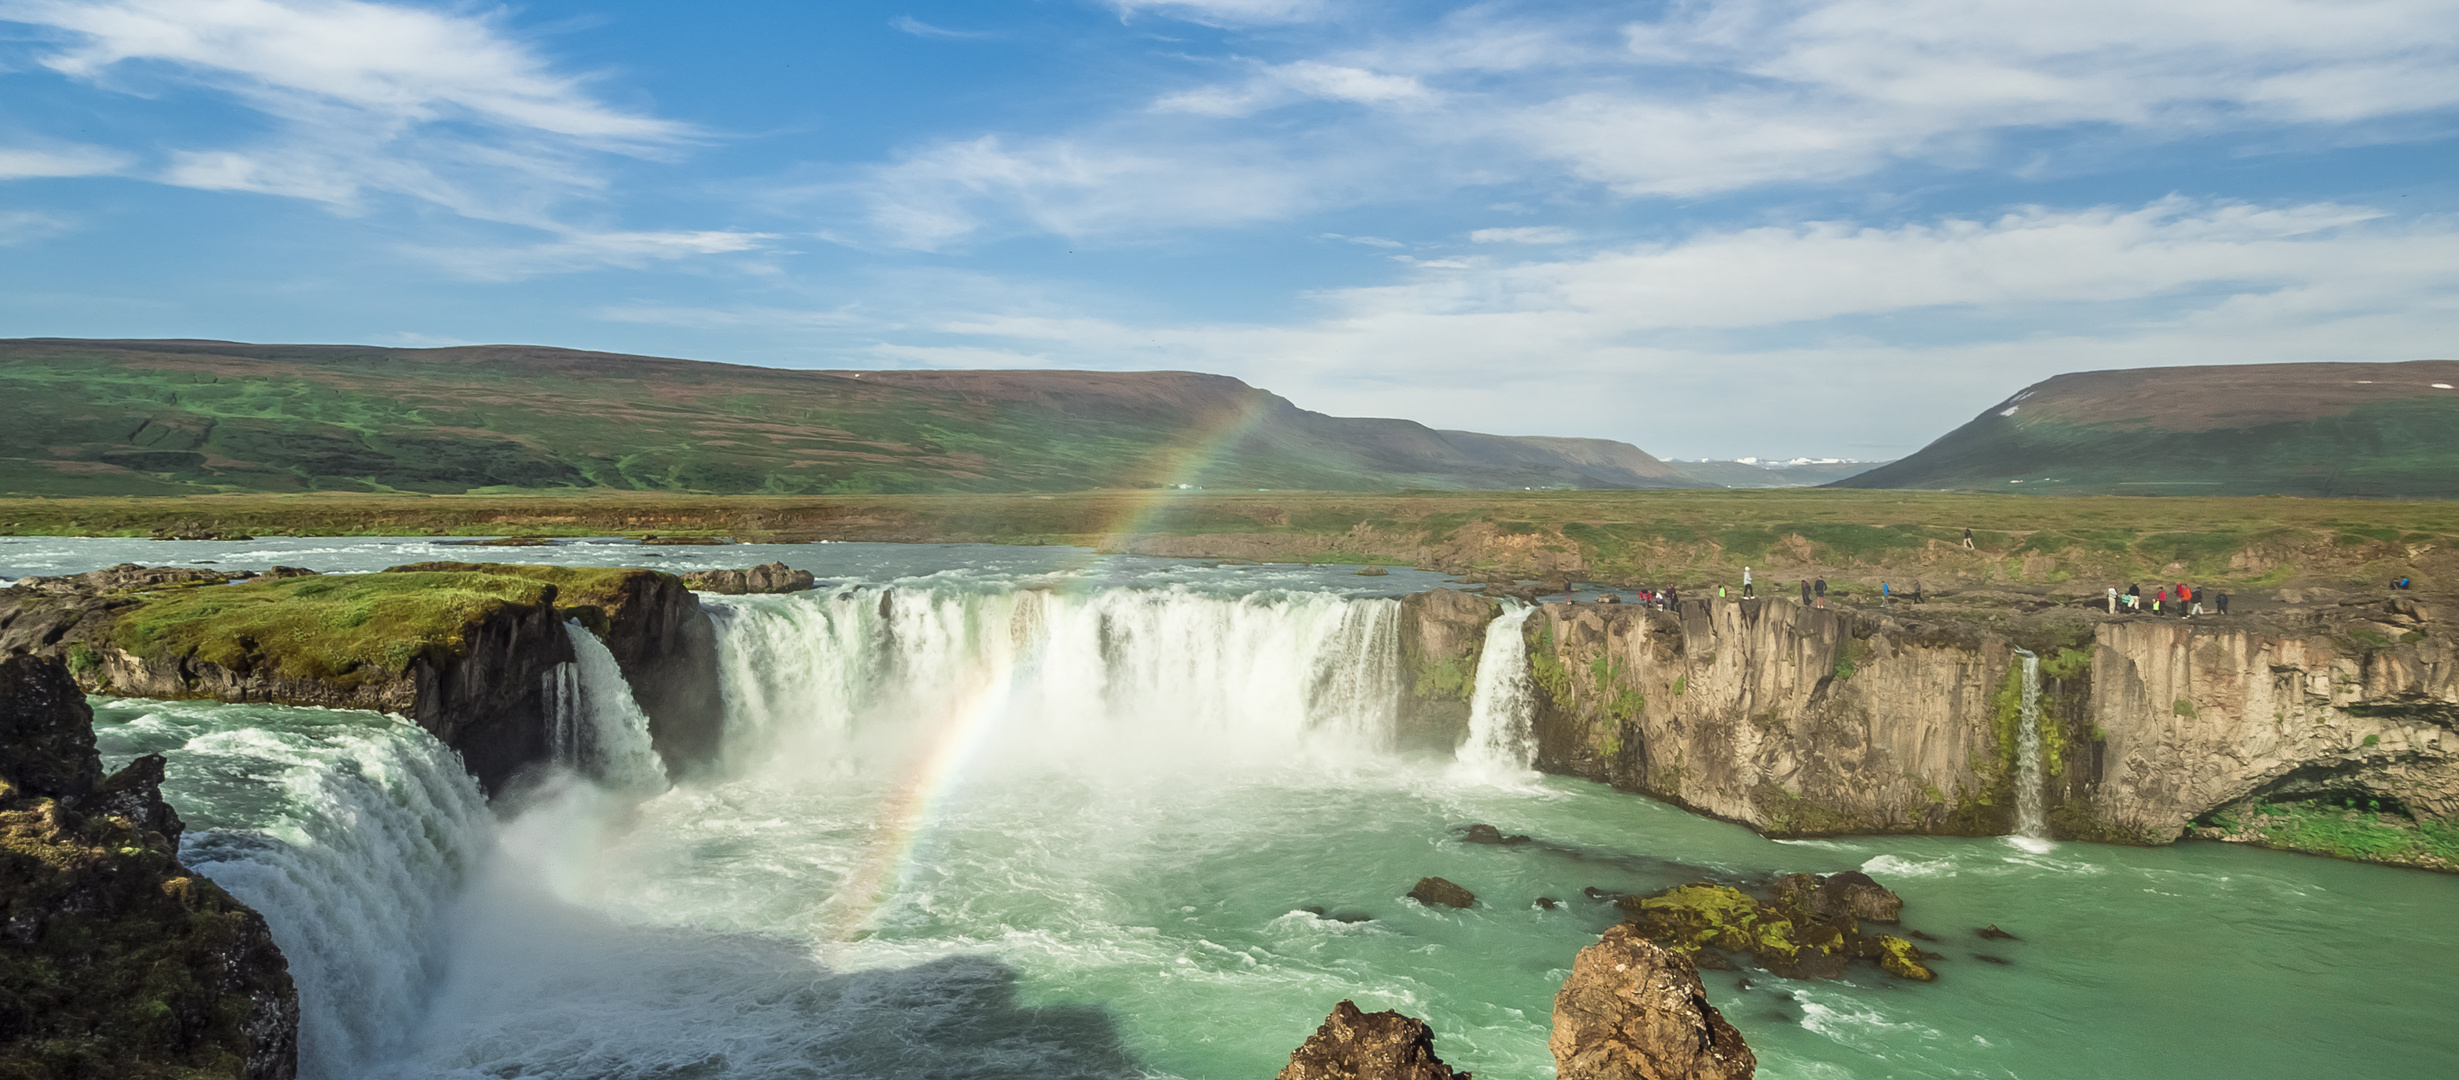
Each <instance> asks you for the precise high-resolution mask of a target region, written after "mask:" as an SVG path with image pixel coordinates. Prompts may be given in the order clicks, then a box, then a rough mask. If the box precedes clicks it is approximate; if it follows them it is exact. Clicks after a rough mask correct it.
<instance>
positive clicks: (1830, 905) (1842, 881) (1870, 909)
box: [1776, 870, 1904, 923]
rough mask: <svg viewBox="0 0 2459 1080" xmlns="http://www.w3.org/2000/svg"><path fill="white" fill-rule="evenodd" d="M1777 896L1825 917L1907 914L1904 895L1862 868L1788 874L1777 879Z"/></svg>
mask: <svg viewBox="0 0 2459 1080" xmlns="http://www.w3.org/2000/svg"><path fill="white" fill-rule="evenodd" d="M1776 899H1777V902H1778V903H1779V904H1783V905H1789V906H1792V907H1797V908H1800V909H1801V910H1803V911H1807V912H1809V913H1811V914H1812V915H1814V916H1817V917H1819V918H1822V919H1832V918H1838V917H1843V918H1851V919H1867V920H1869V921H1871V922H1889V923H1891V922H1899V921H1901V920H1902V919H1903V917H1904V898H1903V897H1901V896H1897V895H1896V894H1895V890H1893V889H1890V888H1888V887H1886V886H1884V885H1881V884H1879V883H1878V882H1876V881H1873V880H1871V879H1870V875H1868V874H1864V873H1862V872H1860V871H1858V870H1847V871H1845V872H1843V873H1841V874H1829V875H1827V876H1826V877H1820V876H1819V875H1817V874H1786V875H1785V876H1783V877H1780V878H1777V879H1776Z"/></svg>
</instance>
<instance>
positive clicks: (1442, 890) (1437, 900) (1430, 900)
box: [1409, 877, 1477, 908]
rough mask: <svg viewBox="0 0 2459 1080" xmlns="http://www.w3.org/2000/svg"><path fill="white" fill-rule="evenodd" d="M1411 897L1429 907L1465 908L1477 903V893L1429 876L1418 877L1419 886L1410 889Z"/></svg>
mask: <svg viewBox="0 0 2459 1080" xmlns="http://www.w3.org/2000/svg"><path fill="white" fill-rule="evenodd" d="M1409 899H1411V900H1415V901H1417V902H1418V903H1421V904H1424V905H1426V906H1427V907H1448V908H1464V907H1470V906H1473V905H1475V904H1476V903H1477V894H1476V893H1473V892H1470V891H1468V890H1467V889H1463V888H1461V887H1460V886H1458V885H1454V884H1452V883H1451V882H1448V881H1445V880H1443V879H1442V878H1439V877H1427V878H1419V879H1417V886H1416V887H1415V888H1412V889H1410V890H1409Z"/></svg>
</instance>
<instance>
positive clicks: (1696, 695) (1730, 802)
mask: <svg viewBox="0 0 2459 1080" xmlns="http://www.w3.org/2000/svg"><path fill="white" fill-rule="evenodd" d="M1992 616H1993V613H1991V612H1986V611H1982V612H1967V613H1963V614H1950V613H1945V612H1935V611H1932V610H1929V609H1924V608H1911V609H1910V610H1907V609H1906V608H1903V607H1899V608H1898V609H1896V610H1894V611H1892V612H1874V611H1854V610H1846V609H1841V608H1837V609H1817V608H1805V607H1803V606H1801V605H1799V604H1796V603H1793V602H1791V601H1790V600H1775V599H1770V600H1756V601H1741V602H1731V601H1727V602H1717V601H1713V600H1710V601H1704V602H1702V601H1693V602H1691V603H1689V604H1687V605H1685V610H1684V611H1683V612H1682V613H1681V614H1680V615H1679V616H1676V615H1673V614H1670V613H1665V612H1655V611H1648V610H1644V609H1640V608H1636V607H1630V606H1620V607H1617V606H1609V605H1598V604H1571V603H1555V604H1548V605H1546V606H1545V607H1544V608H1543V609H1542V610H1541V611H1540V612H1539V614H1538V615H1537V616H1535V617H1532V618H1531V619H1530V620H1529V623H1528V628H1527V633H1528V635H1529V654H1530V665H1531V669H1532V675H1533V676H1534V681H1535V682H1536V684H1537V687H1538V690H1539V699H1540V700H1539V705H1538V713H1537V717H1536V724H1535V729H1536V736H1537V744H1538V752H1537V765H1538V767H1539V768H1541V769H1545V770H1547V771H1551V772H1558V773H1565V774H1569V775H1575V776H1584V777H1588V778H1591V779H1596V780H1602V781H1605V782H1608V783H1611V784H1614V785H1615V786H1617V787H1621V788H1623V789H1625V790H1633V791H1640V792H1644V793H1647V794H1650V795H1654V796H1657V797H1659V798H1663V799H1666V800H1668V801H1671V802H1675V803H1678V804H1681V805H1684V806H1688V807H1691V808H1693V809H1696V810H1700V811H1702V812H1705V813H1708V814H1712V815H1715V816H1717V817H1722V818H1726V819H1728V820H1733V821H1738V822H1741V823H1744V824H1747V825H1750V826H1753V827H1755V828H1758V829H1760V830H1762V831H1764V832H1767V833H1769V834H1771V835H1779V836H1803V835H1834V834H1845V833H1891V832H1909V833H1930V834H1950V835H1990V834H2003V833H2007V832H2011V831H2013V829H2014V820H2013V818H2014V807H2015V802H2016V800H2015V798H2014V789H2013V785H2014V784H2015V783H2016V776H2017V769H2016V743H2017V741H2018V739H2017V735H2018V730H2019V707H2018V706H2019V702H2020V699H2021V696H2022V685H2021V679H2022V675H2021V670H2022V661H2021V658H2020V657H2019V656H2018V654H2017V652H2016V649H2017V647H2018V646H2022V647H2026V648H2030V649H2032V650H2033V651H2034V652H2036V653H2039V654H2040V656H2041V669H2040V670H2041V709H2040V716H2039V721H2038V722H2039V724H2040V732H2041V745H2042V751H2043V761H2042V765H2043V774H2044V791H2043V802H2044V804H2045V806H2046V807H2047V809H2048V818H2049V821H2048V824H2049V828H2050V832H2051V835H2053V836H2055V837H2059V838H2064V839H2084V840H2108V841H2119V842H2131V843H2166V842H2169V841H2172V840H2175V839H2177V838H2178V837H2179V836H2181V835H2183V834H2184V833H2185V832H2186V831H2187V830H2188V829H2189V827H2190V826H2194V825H2195V824H2196V823H2197V822H2198V820H2205V819H2209V818H2210V817H2212V816H2214V815H2219V816H2221V817H2225V818H2227V819H2228V820H2227V822H2225V823H2224V824H2226V825H2228V826H2230V827H2227V828H2222V827H2213V828H2207V829H2204V830H2203V835H2210V836H2213V837H2214V838H2219V839H2236V840H2249V841H2253V842H2258V843H2287V841H2278V840H2272V839H2269V838H2267V836H2266V834H2265V831H2264V828H2263V827H2262V822H2263V821H2265V820H2268V819H2266V818H2265V817H2264V816H2263V815H2264V813H2265V812H2266V808H2267V807H2268V806H2270V805H2272V804H2276V803H2277V802H2281V801H2289V800H2315V799H2324V798H2331V799H2341V800H2352V801H2353V802H2354V803H2355V804H2357V805H2359V806H2361V807H2366V808H2373V807H2376V806H2377V805H2378V806H2379V807H2381V808H2384V810H2385V812H2386V813H2388V814H2391V815H2392V816H2395V817H2397V819H2398V822H2399V823H2402V825H2403V827H2405V828H2406V829H2407V831H2408V832H2409V833H2414V832H2415V831H2416V830H2415V828H2414V826H2413V824H2412V823H2411V822H2412V821H2422V822H2444V823H2447V822H2453V821H2459V663H2453V662H2452V656H2453V654H2452V653H2451V647H2450V646H2449V645H2448V644H2446V643H2444V642H2443V640H2442V639H2441V637H2440V636H2439V634H2438V633H2437V632H2436V631H2437V629H2438V624H2435V623H2434V622H2433V621H2432V620H2433V619H2434V617H2435V613H2434V611H2433V610H2432V608H2431V606H2430V605H2426V604H2419V603H2415V602H2413V601H2407V600H2406V599H2405V598H2397V599H2393V600H2389V601H2379V600H2376V601H2367V602H2355V603H2344V604H2336V605H2332V606H2329V607H2325V608H2320V609H2300V610H2294V611H2288V612H2282V613H2275V614H2267V615H2254V616H2246V615H2239V616H2232V617H2231V618H2229V619H2228V620H2225V621H2223V620H2213V619H2198V620H2194V621H2191V622H2189V621H2186V620H2182V619H2173V618H2172V619H2161V618H2153V617H2149V616H2120V617H2116V618H2109V617H2105V616H2104V615H2100V614H2097V613H2086V612H2080V611H2075V610H2063V611H2048V612H2043V613H2040V614H2038V615H2035V616H2016V615H2008V614H2005V613H1997V614H1996V617H1992ZM1471 670H1472V672H1473V668H1472V669H1471ZM2222 811H2226V812H2225V813H2222ZM2323 853H2325V854H2358V855H2362V856H2364V857H2381V856H2378V855H2376V854H2373V853H2371V850H2370V849H2366V850H2359V851H2354V852H2338V851H2325V852H2323ZM2384 861H2394V862H2404V863H2406V864H2408V865H2418V866H2434V867H2438V868H2442V869H2459V861H2454V860H2453V859H2452V858H2451V857H2449V856H2448V855H2447V854H2435V853H2434V852H2433V851H2432V850H2429V845H2424V844H2419V845H2417V846H2416V847H2414V848H2413V849H2411V850H2408V851H2406V853H2404V854H2395V855H2392V856H2389V857H2385V858H2384ZM1864 917H1869V916H1864Z"/></svg>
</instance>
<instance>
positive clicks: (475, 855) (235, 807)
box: [164, 706, 493, 1080]
mask: <svg viewBox="0 0 2459 1080" xmlns="http://www.w3.org/2000/svg"><path fill="white" fill-rule="evenodd" d="M215 708H216V707H211V706H202V707H200V706H165V707H164V709H165V711H170V710H180V711H182V712H188V713H192V714H193V715H196V716H201V717H206V718H208V719H209V722H212V723H214V724H216V725H218V726H222V730H216V731H209V732H207V733H204V734H199V735H196V736H194V737H192V738H190V739H189V740H188V741H187V743H186V745H185V746H184V747H181V748H180V749H179V751H178V753H177V754H176V756H175V757H174V758H173V775H172V777H171V781H170V784H169V785H168V786H169V787H170V789H171V791H172V794H173V797H174V800H175V801H176V802H177V803H178V804H179V806H180V809H181V812H182V813H184V814H187V815H189V818H190V821H191V822H192V823H193V824H192V827H191V829H190V831H189V832H188V835H187V836H186V837H185V838H183V840H182V842H181V844H180V855H181V858H183V859H184V860H185V861H186V862H187V863H188V865H189V866H191V867H193V868H195V869H196V870H197V871H198V872H199V873H202V874H204V875H205V876H206V877H209V878H212V879H213V880H214V882H215V883H216V884H218V885H220V886H222V887H223V888H224V889H227V890H229V891H230V893H231V895H233V896H235V897H238V898H239V900H240V901H241V902H243V903H245V904H247V905H248V906H249V907H252V908H255V909H256V910H257V911H259V912H261V913H263V915H264V916H265V922H266V924H267V925H268V926H270V927H271V928H272V930H273V939H274V943H275V944H276V945H279V946H280V947H281V950H282V955H283V956H284V957H286V958H287V959H288V960H289V963H290V974H291V978H292V979H293V980H295V981H296V983H297V985H298V988H299V1065H300V1069H299V1075H300V1076H302V1077H305V1078H308V1080H340V1078H344V1077H350V1076H356V1075H359V1068H360V1066H361V1065H363V1064H364V1063H366V1062H367V1061H369V1060H370V1059H371V1058H373V1057H374V1056H377V1055H380V1054H382V1053H384V1052H385V1051H387V1050H388V1049H390V1048H394V1047H398V1046H401V1045H404V1044H406V1043H408V1042H410V1041H412V1039H413V1037H414V1036H415V1034H416V1028H417V1025H418V1023H419V1020H420V1017H421V1016H422V1014H423V1013H424V1012H425V1009H426V1004H427V1001H428V998H429V996H430V995H431V994H432V993H433V992H434V990H435V988H436V986H437V985H438V984H439V982H440V980H441V979H442V977H443V974H444V966H445V963H444V958H445V956H446V954H447V947H448V943H447V942H446V941H445V933H444V925H443V923H444V921H445V917H446V914H447V912H448V911H449V910H450V907H451V904H452V901H453V899H454V897H455V896H457V895H458V894H459V892H460V890H461V886H462V883H463V881H464V879H465V878H466V877H467V875H468V874H469V873H470V872H471V871H472V870H473V869H474V868H475V866H476V864H477V863H478V861H479V860H480V859H481V858H482V857H483V854H484V852H485V851H486V850H487V849H488V846H489V844H490V842H491V840H490V837H491V835H492V829H493V820H492V818H491V817H490V816H489V814H488V811H487V806H486V801H485V799H484V798H483V797H482V796H480V794H479V792H478V786H477V784H476V782H475V781H472V780H471V779H470V777H469V775H468V773H466V772H464V771H463V769H462V767H461V759H460V755H458V754H455V753H453V752H452V751H451V750H450V749H447V748H446V747H444V746H443V745H442V744H440V743H438V742H436V741H435V739H434V738H433V737H431V736H429V735H428V734H427V733H426V732H425V731H422V730H420V729H419V728H417V727H416V726H414V725H411V724H408V723H405V722H403V721H400V720H398V719H386V718H384V717H379V716H375V715H373V714H365V713H347V712H332V713H327V712H325V711H324V710H306V709H293V710H266V709H263V708H261V707H247V708H245V709H232V708H228V707H220V708H219V709H218V711H215V712H207V711H206V710H208V709H215ZM267 714H271V715H267ZM199 726H203V725H202V724H200V725H199ZM233 776H244V777H248V778H250V781H251V783H250V784H249V785H248V786H245V787H234V786H233V785H231V783H230V781H229V779H228V778H229V777H233Z"/></svg>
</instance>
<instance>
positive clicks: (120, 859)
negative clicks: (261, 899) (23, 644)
mask: <svg viewBox="0 0 2459 1080" xmlns="http://www.w3.org/2000/svg"><path fill="white" fill-rule="evenodd" d="M93 723H94V716H93V712H92V710H91V709H89V708H87V706H86V702H85V697H84V695H82V694H80V693H79V692H78V690H77V686H76V684H75V683H74V682H73V681H71V680H70V678H69V675H68V671H67V669H66V667H65V665H63V664H62V663H61V661H60V660H58V659H57V658H51V657H36V656H11V657H8V658H7V659H5V660H0V1076H9V1077H25V1078H28V1080H34V1078H51V1077H59V1078H63V1080H66V1078H74V1077H115V1078H126V1080H184V1078H194V1077H237V1078H244V1080H290V1078H291V1077H293V1076H295V1075H297V1073H298V1048H299V1001H298V995H297V993H296V991H295V990H294V989H293V988H292V986H291V981H290V968H289V965H288V964H287V963H286V962H285V961H284V960H283V958H282V953H281V950H280V949H278V948H276V947H275V946H274V943H273V935H272V932H271V931H270V930H269V929H267V927H266V925H265V920H264V918H263V917H262V916H260V915H258V914H257V913H256V912H255V911H253V910H250V909H249V908H248V907H247V906H246V905H243V904H241V903H240V902H239V901H237V900H235V899H232V898H231V895H230V894H229V893H226V892H223V891H222V889H221V887H220V886H217V885H215V884H214V883H213V882H212V881H210V880H207V879H206V878H204V877H203V876H201V875H199V874H196V873H194V872H192V871H190V870H189V869H188V868H187V867H186V866H183V865H181V863H180V861H179V836H180V832H181V824H180V820H179V815H178V814H177V813H175V812H173V811H172V809H171V808H170V806H168V805H167V804H165V803H164V802H163V801H162V795H161V783H162V775H163V760H162V758H160V757H143V758H138V759H137V760H136V761H134V762H132V763H130V764H129V765H128V766H127V767H126V768H123V769H121V770H120V771H119V772H117V773H114V774H112V775H110V776H108V777H106V776H104V775H103V772H102V762H101V759H100V758H99V757H98V756H97V755H96V753H95V749H94V727H93Z"/></svg>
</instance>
